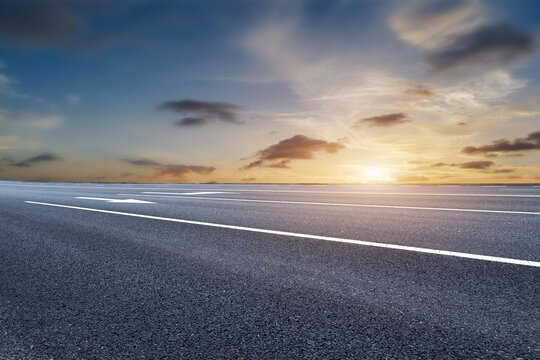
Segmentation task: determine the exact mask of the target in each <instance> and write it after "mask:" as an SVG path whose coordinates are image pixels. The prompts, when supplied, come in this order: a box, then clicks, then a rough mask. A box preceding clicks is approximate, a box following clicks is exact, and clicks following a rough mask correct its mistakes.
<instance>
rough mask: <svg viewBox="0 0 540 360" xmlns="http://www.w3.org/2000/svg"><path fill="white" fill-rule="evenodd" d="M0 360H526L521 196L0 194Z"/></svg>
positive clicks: (171, 190) (382, 190)
mask: <svg viewBox="0 0 540 360" xmlns="http://www.w3.org/2000/svg"><path fill="white" fill-rule="evenodd" d="M0 229H1V232H0V331H1V334H0V359H75V358H77V359H90V358H99V359H127V358H147V359H157V358H160V359H165V358H170V359H214V358H216V359H296V358H305V359H456V358H459V359H465V358H480V359H538V358H540V341H539V339H540V331H539V330H540V321H539V319H540V306H539V304H540V187H539V186H533V185H530V186H510V185H509V186H489V187H482V186H391V185H385V186H367V185H364V186H344V185H342V186H337V185H336V186H330V185H329V186H314V185H306V186H302V185H220V184H63V183H23V182H0Z"/></svg>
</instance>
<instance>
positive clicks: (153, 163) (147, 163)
mask: <svg viewBox="0 0 540 360" xmlns="http://www.w3.org/2000/svg"><path fill="white" fill-rule="evenodd" d="M122 161H124V162H127V163H129V164H131V165H137V166H158V165H161V164H160V163H158V162H156V161H154V160H150V159H122Z"/></svg>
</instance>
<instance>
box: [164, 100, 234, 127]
mask: <svg viewBox="0 0 540 360" xmlns="http://www.w3.org/2000/svg"><path fill="white" fill-rule="evenodd" d="M158 109H159V110H168V111H172V112H174V113H177V114H190V116H186V117H184V118H182V119H180V120H178V121H176V123H175V124H176V125H178V126H203V125H206V124H207V123H209V122H211V121H223V122H226V123H231V124H242V123H243V121H242V120H240V118H239V114H238V112H239V111H241V110H243V109H244V108H243V107H242V106H240V105H236V104H231V103H227V102H212V101H201V100H190V99H186V100H180V101H165V102H164V103H162V104H161V105H159V106H158Z"/></svg>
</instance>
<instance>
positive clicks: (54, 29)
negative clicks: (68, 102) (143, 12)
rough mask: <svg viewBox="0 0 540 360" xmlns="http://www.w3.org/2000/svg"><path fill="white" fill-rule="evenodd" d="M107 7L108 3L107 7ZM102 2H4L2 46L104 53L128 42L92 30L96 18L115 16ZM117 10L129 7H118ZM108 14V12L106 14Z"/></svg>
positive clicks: (0, 10) (0, 19)
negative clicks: (110, 47) (108, 48)
mask: <svg viewBox="0 0 540 360" xmlns="http://www.w3.org/2000/svg"><path fill="white" fill-rule="evenodd" d="M103 4H104V3H103ZM103 4H102V3H101V2H85V1H82V2H76V1H74V2H69V1H24V0H22V1H0V42H3V43H8V44H12V45H17V46H34V47H35V46H38V47H39V46H61V47H65V48H71V49H74V50H88V49H96V48H97V49H101V48H105V47H109V46H111V45H115V44H117V43H120V42H125V40H127V39H128V37H127V36H125V35H121V34H110V33H102V32H100V31H97V30H96V29H93V28H91V27H90V24H91V23H92V21H91V20H93V18H94V17H95V16H101V15H106V14H108V13H110V12H111V9H110V7H111V5H110V4H107V7H109V9H105V8H106V7H105V6H102V5H103ZM114 7H116V8H121V7H125V5H124V4H122V5H121V4H115V5H114ZM104 10H105V11H104Z"/></svg>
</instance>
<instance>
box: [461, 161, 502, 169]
mask: <svg viewBox="0 0 540 360" xmlns="http://www.w3.org/2000/svg"><path fill="white" fill-rule="evenodd" d="M493 165H495V163H494V162H493V161H488V160H486V161H468V162H464V163H462V164H460V165H459V167H460V168H462V169H487V168H488V167H491V166H493Z"/></svg>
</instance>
